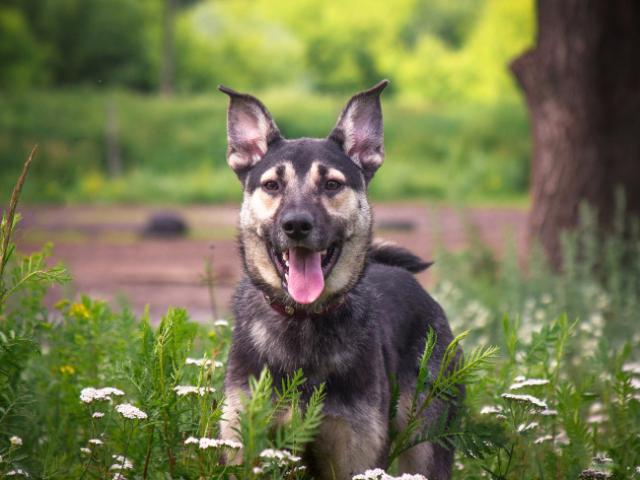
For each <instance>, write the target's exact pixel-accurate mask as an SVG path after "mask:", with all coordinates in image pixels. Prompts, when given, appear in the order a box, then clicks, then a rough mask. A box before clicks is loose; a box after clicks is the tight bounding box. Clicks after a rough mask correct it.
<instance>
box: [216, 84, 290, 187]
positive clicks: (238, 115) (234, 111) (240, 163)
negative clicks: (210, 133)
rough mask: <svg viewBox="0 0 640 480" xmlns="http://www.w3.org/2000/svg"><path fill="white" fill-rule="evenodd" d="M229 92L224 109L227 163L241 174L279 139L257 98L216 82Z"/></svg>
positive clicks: (275, 128) (269, 116) (260, 158)
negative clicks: (225, 113) (225, 116)
mask: <svg viewBox="0 0 640 480" xmlns="http://www.w3.org/2000/svg"><path fill="white" fill-rule="evenodd" d="M218 89H219V90H220V91H221V92H223V93H226V94H227V95H229V99H230V102H229V110H228V111H227V143H228V148H227V163H228V164H229V166H230V167H231V168H232V169H233V170H234V171H235V172H236V174H237V175H239V176H240V175H242V174H243V173H245V172H246V171H247V170H249V169H250V168H251V167H253V166H254V165H255V164H256V163H258V162H259V161H260V160H262V157H264V155H265V153H267V148H268V147H269V145H270V144H271V143H272V142H274V141H275V140H277V139H279V138H282V137H281V135H280V131H279V130H278V127H277V126H276V124H275V122H274V121H273V119H272V118H271V115H270V114H269V111H268V110H267V109H266V107H265V106H264V105H263V104H262V102H261V101H260V100H258V99H257V98H255V97H253V96H251V95H247V94H244V93H238V92H236V91H235V90H232V89H230V88H227V87H225V86H224V85H220V86H219V87H218Z"/></svg>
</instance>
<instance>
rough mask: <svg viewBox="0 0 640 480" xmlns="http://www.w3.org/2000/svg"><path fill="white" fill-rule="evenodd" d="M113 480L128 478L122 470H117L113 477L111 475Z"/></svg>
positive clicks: (125, 479)
mask: <svg viewBox="0 0 640 480" xmlns="http://www.w3.org/2000/svg"><path fill="white" fill-rule="evenodd" d="M111 480H127V477H125V476H124V475H122V474H121V473H120V472H116V473H114V474H113V477H111Z"/></svg>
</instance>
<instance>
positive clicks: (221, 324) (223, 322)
mask: <svg viewBox="0 0 640 480" xmlns="http://www.w3.org/2000/svg"><path fill="white" fill-rule="evenodd" d="M213 326H214V327H228V326H229V322H228V321H227V320H225V319H224V318H220V319H218V320H216V321H215V322H213Z"/></svg>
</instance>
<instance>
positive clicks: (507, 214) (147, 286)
mask: <svg viewBox="0 0 640 480" xmlns="http://www.w3.org/2000/svg"><path fill="white" fill-rule="evenodd" d="M169 210H170V211H172V212H176V213H178V214H180V215H182V216H183V218H184V219H185V220H186V222H187V224H188V225H189V233H188V235H187V236H186V237H184V238H180V239H150V238H145V237H143V236H142V235H141V234H140V232H141V230H142V228H143V227H144V225H145V223H146V221H147V219H148V218H149V216H150V215H152V214H153V213H154V212H158V211H169ZM374 212H375V216H376V223H377V227H376V230H375V236H379V237H383V238H385V239H388V240H393V241H396V242H398V243H400V244H402V245H404V246H407V247H409V248H411V249H412V250H413V251H415V252H416V253H418V254H419V255H420V256H422V257H423V258H428V259H435V260H437V258H434V254H435V251H436V248H437V246H438V245H445V246H446V248H447V249H449V250H458V249H460V248H464V247H465V245H468V244H469V239H470V238H472V237H473V236H475V235H479V236H480V237H481V239H482V240H483V241H485V242H486V243H487V244H488V245H489V246H490V247H491V248H493V249H494V250H496V251H498V252H500V251H502V250H503V249H504V247H505V245H506V243H507V242H508V241H509V239H515V240H516V241H517V243H518V245H519V246H522V245H523V243H524V228H525V221H526V211H524V210H521V209H509V208H499V209H467V210H465V211H458V210H456V209H453V208H450V207H429V206H426V205H421V204H419V203H411V204H381V205H374ZM22 215H23V221H22V223H21V228H20V230H19V233H18V235H17V238H16V239H17V243H18V246H19V249H20V250H21V251H24V252H28V251H32V250H34V249H39V248H41V247H42V245H43V244H44V243H45V242H47V241H51V242H53V243H54V245H55V248H54V254H53V259H54V261H58V260H59V261H63V262H64V263H65V264H67V265H68V267H69V269H70V271H71V274H72V275H73V278H74V283H73V285H71V286H69V287H67V288H66V290H67V291H66V292H65V293H66V294H68V295H69V296H75V295H77V293H78V292H82V293H87V294H89V295H91V296H93V297H96V298H102V299H106V300H110V301H114V300H117V299H118V298H123V299H124V298H126V299H127V300H128V301H129V302H130V304H131V305H132V306H133V308H134V310H135V311H137V312H140V311H142V309H143V308H144V306H145V305H146V304H148V305H149V307H150V311H151V315H152V318H153V319H154V320H157V319H158V318H159V317H160V316H161V315H162V313H163V312H165V311H166V309H167V307H169V306H179V307H186V308H188V309H189V313H190V314H191V316H192V317H193V318H196V319H198V320H206V319H209V318H211V315H212V313H211V302H210V298H209V293H208V289H207V287H206V286H205V285H204V284H203V281H202V277H203V274H204V270H205V261H206V259H207V258H208V257H210V256H211V255H212V254H213V262H212V266H213V270H214V272H215V276H216V289H215V299H216V303H217V304H218V305H219V307H220V310H221V314H224V315H227V314H228V305H229V300H230V298H231V295H232V292H233V288H234V285H235V284H236V282H237V281H238V279H239V276H240V274H241V267H240V261H239V258H238V253H237V248H236V243H235V221H236V215H237V207H236V206H198V207H175V208H174V207H172V208H170V209H161V208H150V207H128V206H116V207H86V206H74V207H30V208H24V209H22ZM434 268H435V270H437V264H436V267H434ZM432 278H433V273H432V271H431V270H429V271H428V272H426V273H424V274H421V281H423V282H424V283H427V284H428V283H429V282H430V281H431V279H432ZM60 294H61V292H60V291H54V292H53V293H52V295H51V299H50V300H51V301H54V300H55V299H56V298H59V297H60Z"/></svg>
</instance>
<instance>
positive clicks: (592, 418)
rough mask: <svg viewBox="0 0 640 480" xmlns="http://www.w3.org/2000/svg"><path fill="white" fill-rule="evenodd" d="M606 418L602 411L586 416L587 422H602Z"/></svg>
mask: <svg viewBox="0 0 640 480" xmlns="http://www.w3.org/2000/svg"><path fill="white" fill-rule="evenodd" d="M606 420H607V417H606V415H603V414H602V413H594V414H593V415H589V416H588V417H587V423H604V422H606Z"/></svg>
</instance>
